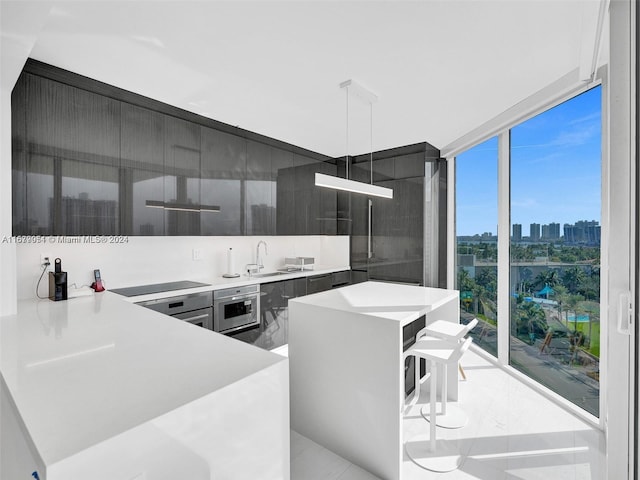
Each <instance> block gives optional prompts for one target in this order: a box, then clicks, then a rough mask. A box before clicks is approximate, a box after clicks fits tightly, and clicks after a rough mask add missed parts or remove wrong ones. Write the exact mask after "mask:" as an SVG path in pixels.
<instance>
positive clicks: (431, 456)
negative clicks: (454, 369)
mask: <svg viewBox="0 0 640 480" xmlns="http://www.w3.org/2000/svg"><path fill="white" fill-rule="evenodd" d="M471 342H472V339H471V338H467V339H466V340H465V341H464V342H462V343H460V342H458V343H453V342H448V341H446V340H441V339H433V338H423V339H421V340H420V341H419V342H416V343H415V344H414V345H413V346H412V347H411V348H409V349H408V350H407V351H406V352H405V354H404V356H405V358H406V357H409V356H414V357H416V368H415V371H416V380H417V381H416V394H415V395H416V396H417V395H418V391H417V390H418V389H419V388H420V383H419V376H420V374H419V370H420V368H419V366H418V365H419V359H420V358H423V359H425V360H426V361H428V362H430V370H431V374H430V378H429V380H430V392H429V393H430V401H429V409H430V410H429V441H428V443H427V442H426V440H425V437H424V435H419V436H418V437H416V438H412V439H411V440H409V441H408V442H407V443H406V444H405V450H406V452H407V455H408V456H409V458H411V460H412V461H413V462H415V463H416V464H417V465H419V466H421V467H422V468H425V469H427V470H431V471H434V472H449V471H452V470H455V469H457V468H458V467H459V466H460V464H461V463H462V455H461V454H459V453H458V452H455V451H449V449H448V448H447V451H446V452H445V451H438V449H437V442H436V389H437V385H438V384H437V371H438V365H441V366H442V370H443V371H442V402H441V404H442V409H443V411H444V412H445V413H446V395H447V389H446V378H447V371H446V370H447V365H448V364H453V365H455V364H457V363H458V360H459V359H460V357H461V356H462V355H463V354H464V352H466V351H467V349H468V348H469V345H471ZM444 447H445V445H444V444H443V448H444ZM441 450H442V448H441Z"/></svg>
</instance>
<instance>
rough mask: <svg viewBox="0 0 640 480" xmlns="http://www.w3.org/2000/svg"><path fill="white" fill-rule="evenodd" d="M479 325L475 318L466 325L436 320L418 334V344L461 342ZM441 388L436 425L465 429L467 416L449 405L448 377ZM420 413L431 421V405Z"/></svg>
mask: <svg viewBox="0 0 640 480" xmlns="http://www.w3.org/2000/svg"><path fill="white" fill-rule="evenodd" d="M477 324H478V319H477V318H474V319H473V320H471V321H470V322H469V323H468V324H466V325H463V324H460V323H454V322H448V321H446V320H436V321H435V322H432V323H430V324H429V325H427V326H426V327H424V328H423V329H422V330H420V331H419V332H418V334H417V335H416V342H420V341H424V340H426V339H441V340H447V341H450V342H459V341H460V340H461V339H462V338H464V337H465V336H466V335H467V334H468V333H469V332H470V331H471V330H472V329H473V328H474V327H475V326H476V325H477ZM458 369H459V370H460V373H461V374H462V377H463V378H464V379H465V380H466V378H467V377H466V375H465V374H464V370H463V369H462V365H460V363H458ZM441 388H442V392H443V393H442V400H441V402H440V405H441V407H440V412H439V413H437V415H436V424H437V425H438V426H439V427H442V428H462V427H464V426H465V425H466V424H467V422H468V421H469V417H468V416H467V414H466V413H465V412H464V411H463V410H461V409H460V408H458V407H457V406H455V405H447V387H446V375H443V378H442V387H441ZM420 413H422V416H423V417H424V418H425V419H426V420H427V421H429V419H430V418H431V407H430V406H429V405H425V406H423V407H422V409H421V410H420Z"/></svg>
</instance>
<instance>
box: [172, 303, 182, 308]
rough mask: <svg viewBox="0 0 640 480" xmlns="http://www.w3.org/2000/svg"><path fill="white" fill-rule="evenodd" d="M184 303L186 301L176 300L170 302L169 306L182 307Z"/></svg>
mask: <svg viewBox="0 0 640 480" xmlns="http://www.w3.org/2000/svg"><path fill="white" fill-rule="evenodd" d="M183 305H184V302H175V303H170V304H169V308H176V307H182V306H183Z"/></svg>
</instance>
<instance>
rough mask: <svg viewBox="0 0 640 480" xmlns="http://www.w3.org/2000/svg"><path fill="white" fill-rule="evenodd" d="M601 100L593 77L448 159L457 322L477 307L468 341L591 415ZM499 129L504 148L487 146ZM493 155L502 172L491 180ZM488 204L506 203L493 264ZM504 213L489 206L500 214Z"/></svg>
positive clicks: (595, 395)
mask: <svg viewBox="0 0 640 480" xmlns="http://www.w3.org/2000/svg"><path fill="white" fill-rule="evenodd" d="M601 103H602V102H601V88H600V87H595V88H592V89H591V90H588V91H586V92H584V93H582V94H580V95H577V96H575V97H573V98H571V99H569V100H567V101H565V102H563V103H561V104H559V105H557V106H555V107H553V108H550V109H548V110H546V111H544V112H542V113H540V114H538V115H537V116H535V117H532V118H530V119H529V120H526V121H524V122H522V123H519V124H517V125H515V126H513V127H512V128H511V129H510V130H506V131H504V132H502V133H501V134H500V135H499V136H497V137H493V138H490V139H489V140H487V141H485V142H484V143H481V144H478V145H476V146H474V147H473V148H470V149H468V150H466V151H465V152H463V153H461V154H459V155H457V156H456V159H455V166H456V168H455V202H456V208H455V215H456V249H457V250H456V255H455V261H456V287H457V288H458V289H459V290H460V302H461V308H460V311H461V317H462V318H461V321H462V322H463V323H466V322H467V321H468V320H470V319H471V318H473V317H476V318H478V320H479V324H478V327H476V328H475V329H474V331H473V332H472V335H473V336H474V341H475V343H476V344H477V345H479V346H480V347H482V348H483V349H485V350H487V351H489V352H490V353H492V354H493V355H495V356H497V357H499V358H502V360H501V361H502V362H505V363H506V361H507V359H508V362H509V364H510V365H511V366H512V367H514V368H515V369H516V370H518V371H520V372H522V373H524V374H525V375H527V376H529V377H530V378H532V379H533V380H535V381H537V382H539V383H541V384H542V385H545V386H546V387H548V388H549V389H551V390H552V391H554V392H555V393H557V394H559V395H560V396H562V397H564V398H566V399H567V400H569V401H570V402H572V403H574V404H576V405H578V406H579V407H581V408H583V409H584V410H585V411H587V412H589V413H590V414H593V415H595V416H599V413H600V412H599V394H600V362H599V357H600V238H601V230H600V229H601V225H600V221H601V210H602V208H601V197H602V185H601V182H602V180H601V171H602V158H601V138H602V128H601ZM500 136H503V137H500ZM500 138H505V139H508V140H509V141H508V142H506V143H505V144H509V145H510V148H509V151H508V152H506V153H501V154H499V153H498V143H499V141H500ZM500 162H505V163H500ZM499 164H500V165H505V166H508V167H509V168H505V169H504V171H509V172H510V175H509V176H507V175H504V177H503V178H500V180H499V179H498V166H499ZM499 182H500V183H504V185H501V188H503V191H508V192H510V193H509V195H508V196H504V197H502V198H504V199H505V200H504V201H503V203H505V204H506V203H507V202H508V205H499V204H498V203H499V202H498V199H499V195H498V191H499V187H500V185H499ZM507 198H508V201H507V200H506V199H507ZM504 207H506V208H504ZM499 212H505V215H506V214H507V213H506V212H510V213H508V215H509V216H510V220H509V237H510V238H509V242H506V243H502V245H503V246H504V247H501V249H502V250H501V255H500V263H498V245H500V243H499V242H498V237H497V231H498V228H497V224H498V222H499V215H502V214H501V213H499ZM506 218H507V217H505V216H500V219H502V221H503V222H504V223H507V220H506ZM505 231H506V230H505ZM504 236H505V237H506V235H504ZM507 263H508V265H507ZM500 265H502V267H500ZM499 272H501V275H503V276H504V277H507V276H508V277H509V278H508V285H509V290H508V293H507V291H506V289H504V290H499V288H498V283H499V282H498V275H499ZM505 280H506V278H504V279H502V280H501V282H502V281H505ZM500 292H501V294H500ZM499 311H502V312H503V314H504V315H503V317H505V316H506V312H509V318H508V319H507V318H500V322H498V315H497V312H499ZM507 320H508V321H507ZM503 329H506V330H503ZM500 331H504V332H505V335H506V333H507V332H508V339H509V341H508V343H507V342H506V338H507V337H506V336H502V338H505V342H504V343H501V342H500V341H499V338H501V335H500V334H499V332H500ZM500 349H502V350H503V351H500Z"/></svg>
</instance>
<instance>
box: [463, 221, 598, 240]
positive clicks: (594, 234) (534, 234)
mask: <svg viewBox="0 0 640 480" xmlns="http://www.w3.org/2000/svg"><path fill="white" fill-rule="evenodd" d="M600 232H601V226H600V223H599V222H598V221H597V220H579V221H577V222H574V223H572V224H571V223H565V224H564V225H561V224H559V223H557V222H551V223H549V224H540V223H535V222H534V223H531V224H529V225H528V226H527V225H522V224H519V223H514V224H513V225H511V234H510V236H511V240H512V241H513V242H539V241H551V242H554V241H563V242H564V243H568V244H587V245H599V244H600ZM476 237H480V239H481V240H482V239H487V240H491V241H495V240H496V239H497V235H496V232H495V231H493V232H492V231H485V232H477V233H475V234H473V235H457V238H458V239H459V240H465V239H471V238H473V239H475V238H476Z"/></svg>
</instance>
